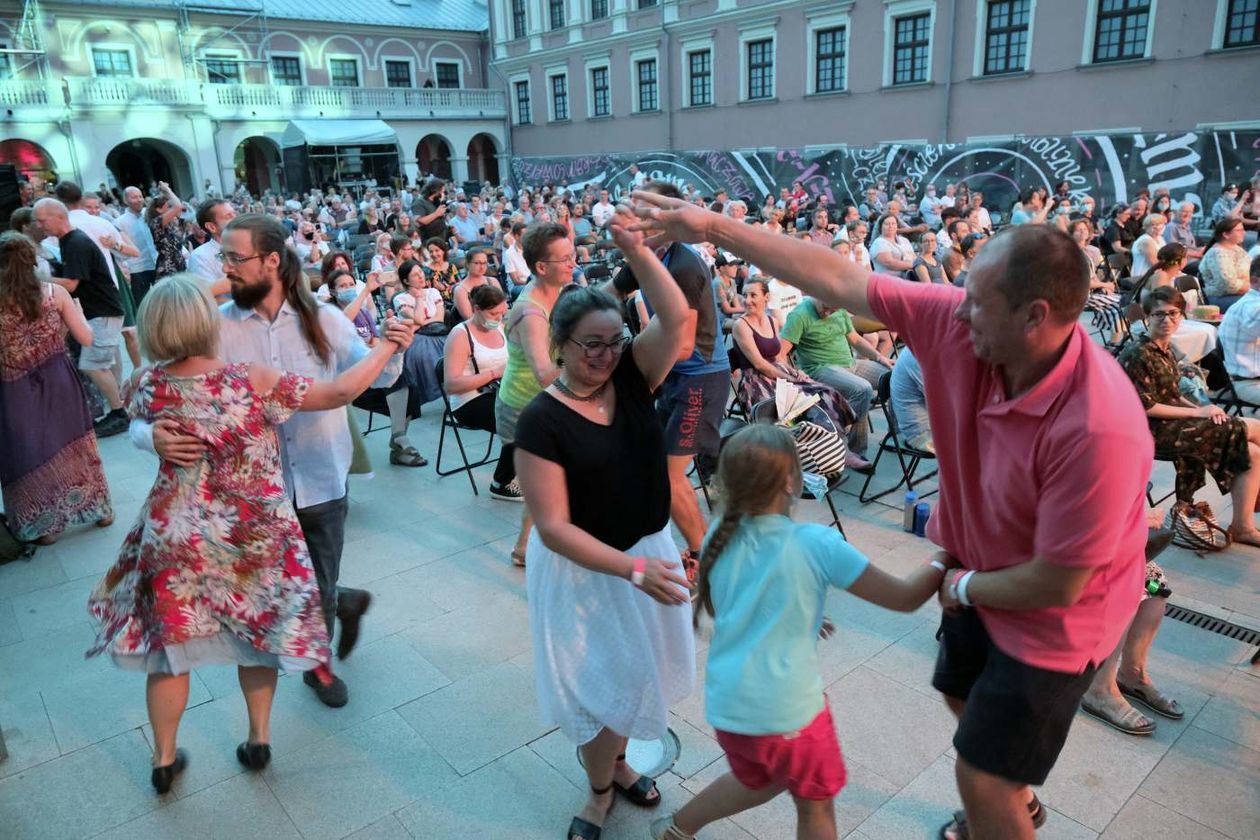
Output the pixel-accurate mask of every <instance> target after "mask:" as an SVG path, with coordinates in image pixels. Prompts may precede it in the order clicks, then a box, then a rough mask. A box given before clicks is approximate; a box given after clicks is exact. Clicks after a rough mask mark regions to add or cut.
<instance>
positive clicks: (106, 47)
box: [88, 43, 139, 79]
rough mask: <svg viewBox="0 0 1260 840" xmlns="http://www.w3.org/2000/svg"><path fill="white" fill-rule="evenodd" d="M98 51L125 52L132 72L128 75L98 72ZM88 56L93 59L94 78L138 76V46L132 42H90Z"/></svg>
mask: <svg viewBox="0 0 1260 840" xmlns="http://www.w3.org/2000/svg"><path fill="white" fill-rule="evenodd" d="M98 51H99V52H111V53H123V54H125V55H126V56H127V65H128V67H129V69H130V70H131V73H130V74H129V75H126V76H118V75H115V74H113V73H112V72H111V73H110V74H109V75H106V76H102V75H101V74H100V73H99V72H98V68H97V66H96V53H97V52H98ZM88 57H89V58H91V59H92V62H91V64H92V78H94V79H134V78H136V72H137V71H138V70H139V68H138V67H137V66H136V48H135V47H134V46H132V45H131V44H106V43H96V44H90V45H89V47H88Z"/></svg>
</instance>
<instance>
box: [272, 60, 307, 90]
mask: <svg viewBox="0 0 1260 840" xmlns="http://www.w3.org/2000/svg"><path fill="white" fill-rule="evenodd" d="M271 83H272V84H276V85H286V86H289V87H296V86H298V85H300V84H302V65H301V64H299V63H298V59H297V58H296V57H294V56H291V55H273V56H272V57H271Z"/></svg>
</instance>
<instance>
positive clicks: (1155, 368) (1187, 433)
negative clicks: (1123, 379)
mask: <svg viewBox="0 0 1260 840" xmlns="http://www.w3.org/2000/svg"><path fill="white" fill-rule="evenodd" d="M1119 362H1120V366H1121V367H1123V368H1124V372H1125V373H1127V374H1128V375H1129V378H1130V379H1132V380H1133V384H1134V386H1135V387H1136V388H1137V393H1138V397H1139V398H1140V399H1141V400H1142V407H1143V408H1150V407H1151V406H1153V405H1174V406H1176V405H1183V403H1182V401H1181V389H1180V388H1179V387H1178V383H1179V381H1180V379H1181V371H1180V368H1179V367H1178V365H1177V360H1176V359H1174V358H1173V356H1172V354H1171V353H1168V352H1165V351H1163V350H1161V349H1160V348H1159V347H1158V346H1157V345H1156V344H1155V342H1153V341H1151V339H1150V337H1149V336H1145V335H1144V336H1141V337H1140V338H1138V340H1137V341H1135V342H1133V343H1131V344H1130V345H1129V346H1128V347H1126V348H1125V349H1124V352H1122V353H1121V354H1120V357H1119ZM1148 422H1149V423H1150V426H1151V436H1152V437H1154V438H1155V457H1157V458H1159V459H1160V460H1169V461H1172V462H1173V467H1174V468H1175V469H1176V471H1177V481H1176V492H1177V501H1179V502H1187V503H1190V502H1193V501H1194V494H1195V492H1196V491H1197V490H1198V489H1199V488H1200V487H1202V486H1203V485H1204V484H1205V483H1206V481H1207V480H1206V479H1205V478H1204V475H1203V473H1204V471H1205V470H1206V471H1207V472H1210V473H1211V474H1212V477H1213V478H1215V479H1216V486H1217V487H1219V488H1220V490H1221V492H1222V493H1228V492H1229V488H1230V485H1231V484H1233V482H1234V476H1236V475H1238V474H1239V473H1241V472H1244V471H1245V470H1247V469H1249V468H1250V466H1251V456H1250V455H1248V453H1247V427H1246V425H1245V424H1244V423H1243V421H1242V420H1240V419H1238V418H1236V417H1235V418H1231V419H1230V420H1229V421H1228V422H1226V423H1221V424H1219V425H1218V424H1217V423H1216V422H1215V421H1214V420H1212V418H1210V417H1194V418H1185V419H1181V418H1178V419H1174V420H1157V419H1155V418H1154V417H1151V418H1148Z"/></svg>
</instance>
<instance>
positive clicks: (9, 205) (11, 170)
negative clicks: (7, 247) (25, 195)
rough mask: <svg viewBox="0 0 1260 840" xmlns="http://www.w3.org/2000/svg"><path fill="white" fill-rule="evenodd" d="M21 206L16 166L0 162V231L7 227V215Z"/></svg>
mask: <svg viewBox="0 0 1260 840" xmlns="http://www.w3.org/2000/svg"><path fill="white" fill-rule="evenodd" d="M21 206H22V195H21V193H20V192H18V179H17V167H16V166H14V165H13V164H11V163H0V232H3V231H6V230H8V229H9V216H11V215H13V211H14V210H16V209H18V208H19V207H21Z"/></svg>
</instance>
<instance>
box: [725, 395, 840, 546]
mask: <svg viewBox="0 0 1260 840" xmlns="http://www.w3.org/2000/svg"><path fill="white" fill-rule="evenodd" d="M778 419H779V416H778V409H777V407H776V406H775V403H774V397H770V398H768V399H764V400H762V401H761V402H759V403H757V404H756V405H754V406H753V407H752V410H751V411H749V414H748V421H749V422H750V423H771V424H773V423H776V422H778ZM848 475H849V474H848V473H847V472H841V473H839V474H838V475H836V476H833V477H832V478H829V479H828V480H827V490H826V491H825V492H824V493H823V497H822V499H821V500H820V501H823V502H825V503H826V504H827V508H828V510H830V511H831V524H832V525H834V526H835V527H836V530H837V531H839V532H840V534H841V536H843V537H844V538H845V539H848V538H849V535H848V534H846V533H844V524H843V523H841V522H840V511H838V510H836V502H835V499H833V498H831V494H832V493H833V492H835V491H836V490H839V489H840V485H842V484H844V480H845V479H846V478H848ZM801 498H802V499H812V498H814V496H813V495H811V494H810V493H809V492H807V491H805V490H804V489H802V491H801Z"/></svg>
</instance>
